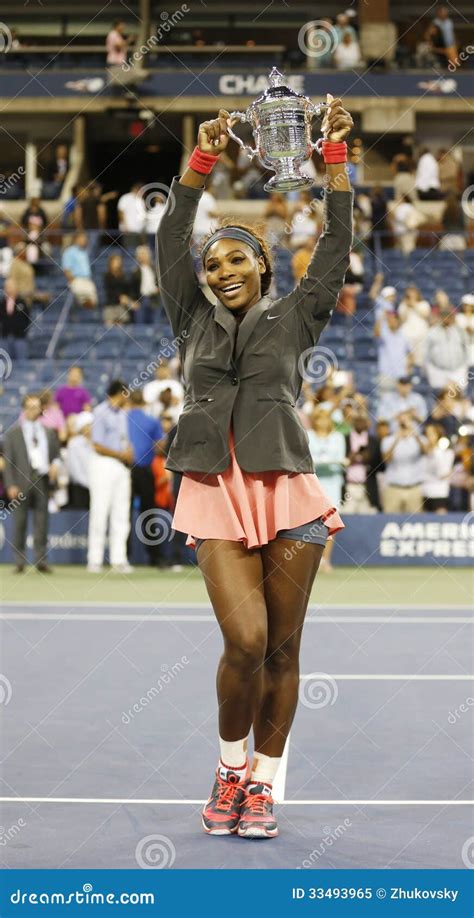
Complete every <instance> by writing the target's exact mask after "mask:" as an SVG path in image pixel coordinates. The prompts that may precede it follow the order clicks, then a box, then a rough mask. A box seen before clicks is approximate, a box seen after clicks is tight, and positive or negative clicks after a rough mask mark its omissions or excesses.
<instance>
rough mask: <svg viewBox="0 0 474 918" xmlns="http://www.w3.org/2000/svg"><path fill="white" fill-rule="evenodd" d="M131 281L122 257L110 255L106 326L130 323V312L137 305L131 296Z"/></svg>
mask: <svg viewBox="0 0 474 918" xmlns="http://www.w3.org/2000/svg"><path fill="white" fill-rule="evenodd" d="M131 288H132V285H131V280H130V278H129V277H128V276H127V275H126V274H125V271H124V270H123V259H122V256H121V255H110V256H109V259H108V262H107V271H106V272H105V274H104V290H105V299H106V303H107V305H106V306H104V322H105V325H109V326H110V325H121V324H122V323H124V322H128V321H129V318H130V310H131V309H133V308H134V306H135V304H134V301H133V300H132V296H131Z"/></svg>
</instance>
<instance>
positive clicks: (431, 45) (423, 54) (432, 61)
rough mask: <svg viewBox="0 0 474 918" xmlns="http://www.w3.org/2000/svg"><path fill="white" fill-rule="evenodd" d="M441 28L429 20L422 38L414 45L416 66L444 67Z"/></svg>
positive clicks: (444, 57)
mask: <svg viewBox="0 0 474 918" xmlns="http://www.w3.org/2000/svg"><path fill="white" fill-rule="evenodd" d="M445 50H446V49H445V46H444V40H443V35H442V32H441V29H440V28H438V26H437V25H435V24H434V22H431V23H430V24H429V25H428V26H427V27H426V29H425V32H424V34H423V38H422V40H421V41H419V42H418V44H417V47H416V58H415V62H416V66H417V67H418V68H419V69H420V70H425V69H426V70H427V69H431V68H434V67H436V65H438V66H440V67H446V54H445Z"/></svg>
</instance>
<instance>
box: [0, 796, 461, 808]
mask: <svg viewBox="0 0 474 918" xmlns="http://www.w3.org/2000/svg"><path fill="white" fill-rule="evenodd" d="M206 802H207V801H206V800H205V799H202V800H184V799H183V798H180V799H178V800H172V799H161V798H159V799H156V800H153V799H147V798H144V799H136V800H134V799H133V798H130V797H0V803H84V804H86V803H87V804H97V805H99V806H100V805H105V806H108V805H113V804H115V805H117V804H126V805H127V806H157V805H162V806H201V805H202V804H204V803H206ZM283 806H474V800H373V799H372V800H285V801H284V803H283Z"/></svg>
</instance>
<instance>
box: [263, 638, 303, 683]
mask: <svg viewBox="0 0 474 918" xmlns="http://www.w3.org/2000/svg"><path fill="white" fill-rule="evenodd" d="M299 652H300V641H299V638H298V639H294V638H290V639H289V640H287V641H284V643H282V644H279V645H278V646H276V647H272V646H270V645H269V646H268V647H267V649H266V653H265V669H266V670H267V672H269V673H270V674H273V673H275V675H279V674H280V675H283V674H287V673H294V674H296V676H298V674H299Z"/></svg>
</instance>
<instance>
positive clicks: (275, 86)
mask: <svg viewBox="0 0 474 918" xmlns="http://www.w3.org/2000/svg"><path fill="white" fill-rule="evenodd" d="M286 98H288V99H290V98H292V99H303V98H304V96H302V95H301V94H300V93H299V92H295V90H294V89H292V88H291V86H288V84H287V82H286V78H285V77H284V76H283V74H282V73H280V71H279V70H278V69H277V68H276V67H273V68H272V69H271V71H270V73H269V75H268V87H267V89H266V90H265V92H263V93H262V95H261V96H259V97H258V99H255V101H254V102H252V107H253V106H255V107H256V106H258V105H262V104H265V102H275V101H276V100H277V99H286Z"/></svg>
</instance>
